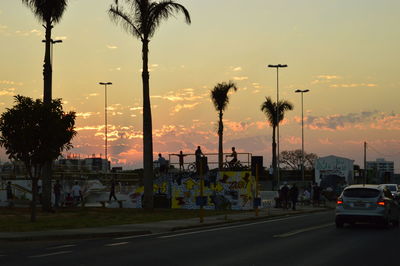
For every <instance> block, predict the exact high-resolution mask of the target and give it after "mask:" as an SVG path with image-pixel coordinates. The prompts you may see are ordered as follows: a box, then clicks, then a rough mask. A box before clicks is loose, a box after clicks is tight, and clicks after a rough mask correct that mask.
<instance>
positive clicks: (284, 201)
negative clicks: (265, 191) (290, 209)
mask: <svg viewBox="0 0 400 266" xmlns="http://www.w3.org/2000/svg"><path fill="white" fill-rule="evenodd" d="M281 198H282V208H283V209H287V206H288V198H289V187H288V186H287V183H286V182H285V183H284V185H283V187H282V188H281Z"/></svg>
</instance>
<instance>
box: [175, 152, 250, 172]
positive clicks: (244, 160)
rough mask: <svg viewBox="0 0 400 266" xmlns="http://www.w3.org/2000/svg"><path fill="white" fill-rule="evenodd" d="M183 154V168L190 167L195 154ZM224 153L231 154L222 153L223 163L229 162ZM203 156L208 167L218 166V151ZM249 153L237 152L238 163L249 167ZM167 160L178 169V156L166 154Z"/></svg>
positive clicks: (193, 162)
mask: <svg viewBox="0 0 400 266" xmlns="http://www.w3.org/2000/svg"><path fill="white" fill-rule="evenodd" d="M183 155H185V157H184V163H183V168H184V169H185V170H188V169H191V167H190V166H192V165H195V164H196V155H195V154H194V153H193V154H187V153H186V154H185V153H184V154H183ZM226 155H231V153H223V159H224V160H225V161H223V163H225V162H227V161H228V162H229V160H227V159H226ZM204 156H205V157H207V162H208V167H209V168H210V169H215V168H218V153H204ZM251 156H252V154H251V153H244V152H243V153H239V152H238V153H237V157H238V161H240V164H241V165H242V166H244V167H250V166H251ZM168 160H169V165H170V166H171V165H172V166H173V167H174V168H177V169H179V166H180V164H179V156H178V155H176V154H174V153H173V154H168Z"/></svg>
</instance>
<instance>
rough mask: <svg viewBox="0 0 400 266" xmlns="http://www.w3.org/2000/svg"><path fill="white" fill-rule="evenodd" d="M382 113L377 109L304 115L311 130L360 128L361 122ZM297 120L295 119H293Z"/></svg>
mask: <svg viewBox="0 0 400 266" xmlns="http://www.w3.org/2000/svg"><path fill="white" fill-rule="evenodd" d="M381 116H382V114H381V113H379V112H378V111H368V112H360V113H349V114H343V115H341V114H334V115H328V116H325V117H323V116H320V117H317V116H306V117H305V121H304V123H305V125H306V126H307V127H308V128H310V129H312V130H328V131H334V130H345V129H349V128H357V127H359V128H362V125H361V124H362V123H366V122H370V121H373V120H375V119H377V118H379V117H381ZM295 121H297V122H299V121H298V119H297V120H295Z"/></svg>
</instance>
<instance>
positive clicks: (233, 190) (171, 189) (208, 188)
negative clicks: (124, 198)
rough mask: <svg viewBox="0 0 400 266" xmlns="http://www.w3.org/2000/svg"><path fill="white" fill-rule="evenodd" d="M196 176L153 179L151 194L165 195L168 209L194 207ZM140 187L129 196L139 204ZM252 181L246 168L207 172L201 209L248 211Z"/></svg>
mask: <svg viewBox="0 0 400 266" xmlns="http://www.w3.org/2000/svg"><path fill="white" fill-rule="evenodd" d="M200 181H201V180H200V178H199V177H198V176H197V175H195V174H194V173H185V172H184V173H175V174H168V175H165V176H163V177H160V178H158V179H157V180H155V181H154V194H155V196H156V197H157V196H162V197H165V198H166V199H167V200H168V202H169V204H170V207H171V208H175V209H179V208H182V209H198V208H199V206H198V205H197V204H196V199H197V198H198V197H199V196H200V184H201V182H200ZM143 191H144V188H143V187H138V188H137V189H136V190H135V191H134V193H132V194H131V195H130V198H131V200H132V203H133V204H134V206H135V207H136V208H141V207H142V199H143ZM254 193H255V180H254V177H252V176H251V172H250V171H229V172H228V171H227V172H210V173H208V174H207V175H206V176H205V177H204V188H203V195H204V197H205V198H204V199H205V202H206V204H205V206H204V209H233V210H248V209H252V208H253V199H254Z"/></svg>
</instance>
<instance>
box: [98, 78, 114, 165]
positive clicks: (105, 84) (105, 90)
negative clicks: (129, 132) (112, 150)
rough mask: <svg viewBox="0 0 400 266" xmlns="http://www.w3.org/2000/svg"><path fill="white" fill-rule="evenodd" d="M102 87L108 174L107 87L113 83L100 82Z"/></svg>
mask: <svg viewBox="0 0 400 266" xmlns="http://www.w3.org/2000/svg"><path fill="white" fill-rule="evenodd" d="M99 84H100V85H104V124H105V126H104V136H105V143H104V147H105V148H104V153H105V157H106V173H107V172H108V156H107V85H112V83H111V82H99Z"/></svg>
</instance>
